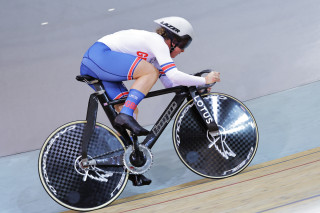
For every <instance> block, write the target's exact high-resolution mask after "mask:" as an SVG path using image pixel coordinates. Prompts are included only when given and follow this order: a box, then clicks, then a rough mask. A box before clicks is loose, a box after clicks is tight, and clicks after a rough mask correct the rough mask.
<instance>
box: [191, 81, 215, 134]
mask: <svg viewBox="0 0 320 213" xmlns="http://www.w3.org/2000/svg"><path fill="white" fill-rule="evenodd" d="M189 92H190V95H191V97H192V99H193V102H194V105H195V106H196V108H197V111H198V112H199V115H200V117H201V119H202V121H203V122H204V124H205V125H206V127H207V129H208V131H209V132H210V134H211V133H212V134H213V135H215V134H218V133H219V127H218V125H217V123H216V121H215V119H214V116H213V115H212V114H211V112H210V110H209V106H208V105H207V104H206V102H205V101H204V100H203V98H202V97H201V95H200V94H199V92H198V90H197V88H196V87H195V86H192V87H189Z"/></svg>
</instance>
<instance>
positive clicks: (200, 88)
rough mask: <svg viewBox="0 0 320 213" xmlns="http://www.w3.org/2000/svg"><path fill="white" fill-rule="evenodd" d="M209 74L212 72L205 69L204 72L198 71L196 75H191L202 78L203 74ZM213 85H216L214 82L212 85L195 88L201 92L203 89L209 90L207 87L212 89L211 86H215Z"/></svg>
mask: <svg viewBox="0 0 320 213" xmlns="http://www.w3.org/2000/svg"><path fill="white" fill-rule="evenodd" d="M210 72H212V70H210V69H206V70H202V71H200V72H197V73H195V74H193V75H194V76H202V75H203V74H206V73H210ZM215 84H216V82H214V83H212V84H205V85H202V86H198V87H197V88H198V89H199V90H203V89H207V88H209V87H213V85H215Z"/></svg>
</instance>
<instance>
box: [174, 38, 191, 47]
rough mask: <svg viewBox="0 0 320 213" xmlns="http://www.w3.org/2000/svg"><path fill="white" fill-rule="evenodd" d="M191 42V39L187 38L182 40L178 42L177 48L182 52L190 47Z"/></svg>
mask: <svg viewBox="0 0 320 213" xmlns="http://www.w3.org/2000/svg"><path fill="white" fill-rule="evenodd" d="M191 41H192V39H191V37H190V36H187V37H186V38H183V39H182V40H181V41H180V42H178V43H177V46H178V47H179V48H180V49H182V50H184V49H186V48H187V47H188V46H189V45H190V43H191Z"/></svg>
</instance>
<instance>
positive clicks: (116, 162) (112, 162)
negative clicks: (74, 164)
mask: <svg viewBox="0 0 320 213" xmlns="http://www.w3.org/2000/svg"><path fill="white" fill-rule="evenodd" d="M82 165H83V166H84V167H86V166H123V165H124V164H123V156H121V155H120V156H114V157H109V158H103V159H92V160H89V161H87V162H83V163H82Z"/></svg>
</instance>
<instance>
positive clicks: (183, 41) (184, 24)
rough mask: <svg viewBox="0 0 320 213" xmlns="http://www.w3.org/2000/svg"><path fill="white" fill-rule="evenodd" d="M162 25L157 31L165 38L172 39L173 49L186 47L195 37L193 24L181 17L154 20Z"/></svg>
mask: <svg viewBox="0 0 320 213" xmlns="http://www.w3.org/2000/svg"><path fill="white" fill-rule="evenodd" d="M154 22H156V23H157V24H159V25H160V28H158V29H157V33H158V34H160V35H161V36H162V37H164V39H170V40H171V50H170V52H172V51H173V50H174V48H176V47H179V48H180V49H183V50H184V49H186V48H187V47H188V46H189V45H190V43H191V41H192V38H193V34H194V32H193V28H192V26H191V24H190V23H189V22H188V21H187V20H185V19H184V18H181V17H175V16H172V17H164V18H160V19H157V20H154Z"/></svg>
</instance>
